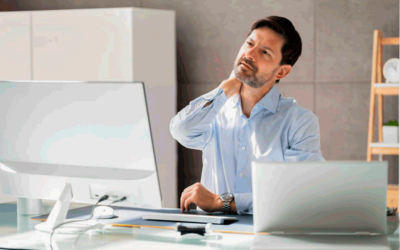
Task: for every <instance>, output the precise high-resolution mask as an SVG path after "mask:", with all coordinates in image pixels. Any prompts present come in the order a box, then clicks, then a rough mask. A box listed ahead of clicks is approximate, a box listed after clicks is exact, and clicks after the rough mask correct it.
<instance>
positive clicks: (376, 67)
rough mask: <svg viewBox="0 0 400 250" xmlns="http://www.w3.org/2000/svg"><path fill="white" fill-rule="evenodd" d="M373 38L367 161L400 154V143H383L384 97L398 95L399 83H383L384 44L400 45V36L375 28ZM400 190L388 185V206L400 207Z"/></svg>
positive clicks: (395, 186)
mask: <svg viewBox="0 0 400 250" xmlns="http://www.w3.org/2000/svg"><path fill="white" fill-rule="evenodd" d="M373 39H374V40H373V48H372V72H371V96H370V98H371V99H370V109H369V124H368V150H367V161H371V160H372V156H373V155H379V159H380V160H383V156H384V155H399V144H389V143H383V99H384V96H398V95H399V84H398V83H382V70H383V59H382V50H383V46H384V45H399V37H386V38H383V37H382V31H380V30H374V38H373ZM376 99H378V100H377V101H376ZM376 105H378V142H374V131H375V108H376ZM398 190H399V188H398V185H389V186H388V198H387V205H388V206H391V207H399V191H398Z"/></svg>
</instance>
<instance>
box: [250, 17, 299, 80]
mask: <svg viewBox="0 0 400 250" xmlns="http://www.w3.org/2000/svg"><path fill="white" fill-rule="evenodd" d="M262 27H267V28H270V29H271V30H273V31H275V32H276V33H277V34H278V35H280V36H281V37H282V38H283V40H284V44H283V46H282V49H281V53H282V60H281V62H280V63H279V65H284V64H289V65H291V66H293V65H294V64H295V63H296V61H297V59H299V57H300V55H301V48H302V44H301V38H300V35H299V33H298V32H297V30H296V29H295V28H294V26H293V24H292V22H291V21H289V20H288V19H286V18H284V17H280V16H268V17H266V18H264V19H260V20H258V21H256V22H255V23H253V24H252V25H251V30H250V32H249V34H248V35H247V36H250V34H251V32H253V30H255V29H258V28H262ZM275 83H279V80H276V81H275Z"/></svg>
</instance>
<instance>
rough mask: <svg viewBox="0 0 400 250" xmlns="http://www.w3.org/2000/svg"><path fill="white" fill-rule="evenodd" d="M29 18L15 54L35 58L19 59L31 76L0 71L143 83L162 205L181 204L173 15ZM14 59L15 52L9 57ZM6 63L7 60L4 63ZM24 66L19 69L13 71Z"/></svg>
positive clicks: (135, 11)
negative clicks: (173, 125)
mask: <svg viewBox="0 0 400 250" xmlns="http://www.w3.org/2000/svg"><path fill="white" fill-rule="evenodd" d="M20 13H22V12H20ZM20 13H13V12H8V13H0V20H2V18H3V19H7V22H8V20H9V19H10V18H14V17H13V14H20ZM23 14H24V15H25V16H26V18H27V19H26V22H27V24H28V25H27V28H26V29H27V30H26V31H27V38H28V39H29V38H30V39H31V40H29V41H28V42H27V43H26V44H22V43H21V42H20V43H18V47H13V49H12V50H13V51H14V50H20V49H21V48H22V47H23V48H22V49H23V51H25V50H26V51H28V54H27V55H28V56H29V55H30V56H31V57H28V58H26V59H25V58H21V61H23V63H22V64H21V65H24V67H26V68H28V70H29V71H28V73H29V74H27V76H28V77H30V76H32V77H31V78H22V74H21V75H18V74H17V75H15V74H14V78H7V77H5V76H7V75H5V74H3V72H0V79H12V80H23V79H32V80H84V81H143V82H144V83H145V88H146V95H147V102H148V106H149V114H150V122H151V129H152V134H153V141H154V147H155V153H156V160H157V165H158V169H159V176H160V185H161V192H162V197H163V201H164V206H165V207H176V206H177V204H176V201H177V157H176V142H175V141H174V140H173V138H172V137H171V135H170V133H169V122H170V119H171V118H172V117H173V116H174V115H175V114H176V112H177V111H176V42H175V12H173V11H168V10H154V9H142V8H111V9H82V10H55V11H32V12H23ZM29 21H30V22H29ZM3 22H4V21H3ZM1 26H3V25H1ZM2 29H4V27H0V32H2ZM12 29H13V28H12ZM16 32H17V31H13V32H12V33H16ZM0 34H1V33H0ZM3 40H7V41H3ZM9 40H10V39H9V38H8V37H2V36H1V37H0V44H3V43H7V44H10V46H15V45H13V43H12V42H11V41H9ZM30 44H31V46H29V45H30ZM1 52H3V51H2V50H1ZM18 53H21V52H20V51H19V52H18ZM16 54H17V53H16V52H15V53H11V52H9V53H8V54H7V57H13V56H14V55H16ZM1 57H3V56H1ZM6 60H7V59H5V58H1V59H0V65H2V64H1V63H4V62H3V61H6ZM10 67H11V66H10ZM19 67H20V65H19V64H14V65H13V66H12V68H13V69H12V70H13V71H17V70H18V69H19ZM19 76H21V78H19Z"/></svg>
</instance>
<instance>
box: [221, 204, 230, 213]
mask: <svg viewBox="0 0 400 250" xmlns="http://www.w3.org/2000/svg"><path fill="white" fill-rule="evenodd" d="M222 204H223V208H224V214H230V213H231V202H230V201H224V202H222Z"/></svg>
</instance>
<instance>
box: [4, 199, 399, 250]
mask: <svg viewBox="0 0 400 250" xmlns="http://www.w3.org/2000/svg"><path fill="white" fill-rule="evenodd" d="M11 204H12V205H10V203H9V204H4V205H0V247H3V248H7V247H8V248H26V249H50V248H49V246H48V243H49V234H45V233H40V232H37V231H34V225H36V224H38V223H40V222H39V221H34V220H31V216H21V215H19V216H18V215H17V214H16V204H15V203H11ZM80 206H83V205H82V204H80V205H78V204H72V205H71V208H75V207H80ZM51 207H52V204H51V203H44V206H43V212H44V213H48V212H49V211H50V210H51ZM77 239H78V240H77ZM76 240H77V242H76V243H75V241H76ZM53 242H55V243H56V244H53V249H54V250H56V249H129V250H131V249H162V250H167V249H184V250H188V249H301V248H302V249H390V250H392V249H393V250H394V249H399V235H398V234H395V235H390V236H388V237H380V238H374V239H371V238H370V237H364V238H363V237H362V236H361V237H355V238H348V237H347V238H340V237H336V238H334V237H329V238H322V237H314V238H310V237H309V238H294V237H291V238H290V237H288V238H283V237H276V236H269V235H257V236H256V237H255V236H253V235H240V234H220V233H218V234H211V235H208V236H205V237H201V236H197V235H193V236H192V235H185V236H179V234H178V233H176V232H174V231H173V230H165V229H149V228H130V227H126V228H125V227H111V228H106V229H104V230H101V231H89V232H87V233H85V234H82V235H80V236H78V235H61V234H54V236H53ZM74 244H75V248H73V246H74Z"/></svg>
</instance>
